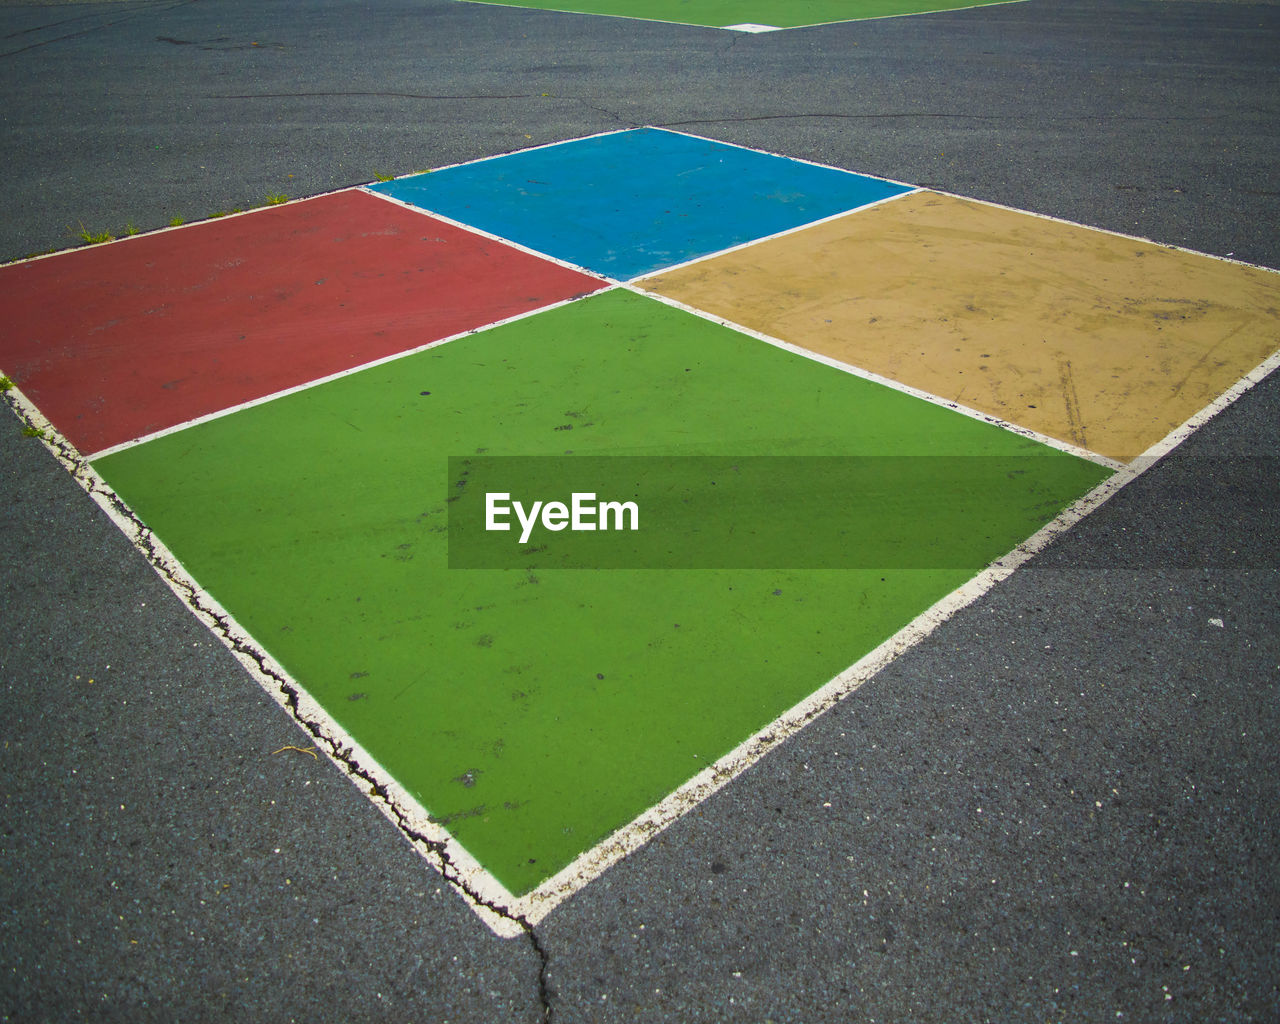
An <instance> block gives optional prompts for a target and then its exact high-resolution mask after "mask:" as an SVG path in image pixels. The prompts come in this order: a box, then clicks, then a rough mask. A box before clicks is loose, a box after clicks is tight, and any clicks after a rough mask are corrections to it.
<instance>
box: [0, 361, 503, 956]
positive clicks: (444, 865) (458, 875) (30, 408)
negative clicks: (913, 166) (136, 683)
mask: <svg viewBox="0 0 1280 1024" xmlns="http://www.w3.org/2000/svg"><path fill="white" fill-rule="evenodd" d="M5 397H6V398H7V399H8V400H9V402H10V404H11V406H12V407H13V409H14V411H15V412H16V413H18V415H19V418H20V419H23V418H24V419H26V420H27V422H28V423H30V425H31V426H33V427H35V428H36V429H38V430H40V431H42V433H43V437H42V440H43V441H44V444H45V447H46V448H48V449H49V451H50V452H51V453H52V454H53V456H54V458H56V459H57V460H58V461H59V462H60V463H61V464H62V465H63V467H64V468H65V469H66V470H67V471H68V472H70V474H71V476H72V478H73V479H74V480H75V481H76V482H77V483H78V484H80V486H81V487H82V488H83V489H84V490H85V492H86V493H87V494H88V495H89V497H91V498H92V499H93V500H94V501H95V502H96V503H97V504H98V506H99V507H100V508H101V509H102V510H103V512H105V513H106V514H107V516H108V518H110V519H111V521H112V522H113V523H114V524H115V525H116V527H117V528H118V529H119V530H120V532H121V533H123V534H124V535H125V536H126V537H127V538H128V539H129V541H130V542H131V543H132V544H133V546H134V547H135V548H136V549H137V550H138V551H139V552H140V553H141V554H142V556H143V557H144V558H146V560H147V561H148V562H149V563H150V564H151V567H152V568H153V569H154V570H155V571H156V573H157V575H159V576H160V578H161V579H162V580H163V581H164V582H165V583H166V585H168V587H169V589H170V590H172V591H173V593H174V594H175V595H176V596H177V597H178V599H179V600H181V601H182V602H183V603H184V604H185V605H186V606H187V608H188V609H190V610H191V612H192V613H193V614H194V615H195V617H196V618H197V619H198V620H200V622H201V623H203V624H204V625H205V626H206V627H207V628H208V629H209V631H210V632H211V633H213V634H214V635H215V636H216V637H218V639H219V640H221V641H222V643H223V644H224V645H225V646H226V647H227V649H228V650H230V652H231V653H232V654H233V655H234V656H235V658H236V660H237V661H239V662H240V664H241V665H243V666H244V668H245V669H246V670H247V671H248V673H249V674H250V675H251V676H252V677H253V678H254V679H255V680H256V681H257V682H258V684H259V685H260V686H261V687H262V688H263V689H264V690H265V691H266V692H267V693H268V694H269V695H270V696H271V698H272V699H273V700H275V702H276V703H277V704H279V705H280V706H281V707H282V708H284V710H285V711H286V712H288V714H289V716H290V718H292V719H293V720H294V721H295V722H297V723H298V724H300V725H302V726H303V728H305V729H306V730H307V732H308V733H309V734H310V735H311V737H312V738H313V739H316V740H319V741H320V742H319V743H318V744H317V745H318V746H319V747H320V748H321V749H322V750H323V751H324V753H325V755H326V756H327V757H328V758H329V760H330V761H332V762H333V763H334V764H335V765H336V766H337V767H338V769H339V770H340V771H341V772H342V773H343V774H344V775H346V776H347V778H348V779H350V780H351V781H352V782H353V783H355V785H356V787H357V788H358V789H360V790H361V791H362V792H363V793H364V795H365V796H366V797H368V798H369V799H370V800H371V801H372V802H373V803H374V805H375V806H377V807H378V809H379V810H380V811H382V813H383V814H384V815H385V816H386V817H387V818H388V819H390V820H391V822H392V823H393V824H394V825H396V827H397V828H398V829H399V830H400V831H401V832H402V833H403V834H404V835H405V838H407V839H408V840H409V842H410V843H411V844H412V845H413V847H414V848H415V849H416V850H417V851H418V853H419V854H420V855H421V856H422V857H423V858H424V859H426V860H428V861H429V862H431V863H432V865H433V866H434V867H435V868H436V870H437V871H439V872H440V874H441V876H442V877H443V878H444V879H445V880H446V881H447V882H449V883H450V884H451V885H452V887H453V888H455V889H457V890H458V891H459V893H461V895H462V896H463V897H464V898H465V899H466V901H467V902H468V904H470V905H471V907H472V909H473V910H475V911H476V913H477V914H478V915H479V916H480V917H481V918H482V919H483V920H484V921H485V923H486V924H488V925H489V927H490V928H492V929H493V931H494V932H496V933H497V934H499V935H501V936H503V937H505V938H510V937H513V936H516V935H520V934H521V933H523V932H524V931H525V930H526V928H525V927H524V926H523V925H522V924H521V923H520V922H519V921H518V920H516V917H515V914H514V913H513V912H512V911H510V909H509V908H511V907H513V906H514V905H515V904H516V902H517V901H516V899H515V897H514V896H512V894H511V893H510V892H509V891H508V890H507V889H506V887H505V886H503V885H502V883H501V882H499V881H498V880H497V879H496V878H494V877H493V875H491V874H490V873H489V872H488V871H487V870H485V868H483V867H482V866H481V865H480V863H479V862H478V861H477V860H476V859H475V858H474V857H473V856H472V855H471V854H470V853H469V852H468V851H467V850H466V848H465V847H463V846H462V844H461V843H459V842H458V841H457V839H455V838H454V837H453V835H452V834H450V833H449V831H448V830H447V829H445V828H444V827H442V826H441V825H439V824H437V823H436V822H434V821H433V820H432V819H431V816H430V814H429V813H428V812H427V810H426V809H425V808H424V807H423V806H422V805H421V804H420V803H419V802H418V801H417V800H416V799H415V798H414V797H413V796H411V795H410V794H409V792H408V791H407V790H406V789H404V787H403V786H401V785H400V783H398V782H397V781H396V780H395V779H394V778H393V777H392V775H391V774H390V773H389V772H388V771H387V770H386V769H385V768H383V767H382V765H381V764H380V763H379V762H378V761H377V760H376V759H375V758H374V757H373V756H372V755H371V754H370V753H369V752H368V751H367V750H365V749H364V748H363V747H362V746H361V745H360V744H359V743H357V742H356V741H355V739H353V738H352V737H351V736H350V735H349V734H348V733H347V732H346V730H345V729H343V728H342V726H340V725H339V724H338V723H337V721H336V720H335V719H334V718H333V717H332V716H331V715H330V714H329V713H328V712H327V711H326V710H325V709H324V707H322V706H321V705H320V704H319V703H318V702H317V701H316V700H315V699H314V698H313V697H312V696H311V695H310V694H309V693H308V692H307V690H306V689H305V687H303V686H302V685H301V684H299V682H298V681H297V680H296V679H294V678H293V677H292V676H291V675H290V674H289V673H288V672H287V671H286V670H285V668H284V667H283V666H282V665H281V664H280V663H279V662H277V661H276V660H275V659H274V658H272V657H271V656H270V655H269V654H268V653H267V652H266V650H265V649H264V648H263V647H262V646H261V645H260V644H259V643H258V641H257V640H255V639H254V638H253V636H252V635H251V634H250V633H249V632H248V631H247V630H246V629H244V627H243V626H241V625H240V624H239V622H237V621H236V619H235V617H234V616H233V615H232V614H231V613H230V612H229V611H227V609H226V608H224V607H223V606H222V605H221V604H220V603H219V602H218V600H217V599H216V598H215V597H213V595H212V594H210V593H209V592H208V591H207V590H205V589H204V588H203V587H202V586H201V585H200V584H199V583H198V582H197V581H196V579H195V578H194V577H193V576H191V574H190V573H188V572H187V570H186V568H185V567H184V566H183V565H182V563H181V562H180V561H179V560H178V559H177V558H176V557H175V556H174V554H173V552H171V551H170V550H169V549H168V547H167V546H165V544H164V543H163V542H162V541H161V540H160V539H159V537H157V536H156V535H155V534H154V533H153V532H152V531H151V529H150V527H148V526H146V525H145V524H144V523H143V522H142V520H141V519H140V518H139V517H138V516H137V515H136V514H135V513H134V512H133V511H132V509H130V508H129V506H128V504H127V503H126V502H125V501H124V499H123V498H121V497H120V495H118V494H117V493H116V492H115V490H114V489H113V488H112V487H111V485H110V484H108V483H107V482H106V480H104V479H103V478H102V477H101V476H100V475H99V474H98V472H97V470H95V469H94V468H93V467H92V466H91V465H90V464H89V462H88V460H87V459H85V458H83V457H82V456H81V455H80V454H79V453H78V452H77V451H76V448H75V446H74V445H72V444H71V442H70V441H68V440H67V439H66V438H65V437H63V436H62V435H61V434H60V433H59V432H58V430H57V428H55V427H54V426H53V424H51V423H50V422H49V420H48V419H47V418H46V417H45V416H44V414H43V413H41V412H40V411H39V409H37V408H36V406H35V405H34V404H32V402H31V401H30V400H29V399H28V398H27V397H26V395H24V394H23V393H22V391H21V389H19V388H17V387H16V386H15V387H13V388H11V389H10V390H9V391H8V392H7V393H6V395H5ZM424 840H425V842H424Z"/></svg>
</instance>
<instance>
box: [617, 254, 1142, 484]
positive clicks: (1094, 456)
mask: <svg viewBox="0 0 1280 1024" xmlns="http://www.w3.org/2000/svg"><path fill="white" fill-rule="evenodd" d="M654 276H657V275H654ZM622 287H623V288H625V289H626V290H627V291H630V292H635V293H636V294H637V295H643V296H645V297H646V298H650V299H656V300H657V301H659V302H661V303H663V304H665V305H668V306H671V307H672V308H674V309H679V310H683V311H684V312H686V313H692V314H693V315H694V316H696V317H701V318H702V319H703V320H708V321H710V322H711V323H713V324H719V325H720V326H722V327H728V328H730V329H732V330H735V331H738V332H739V333H741V334H745V335H747V336H748V337H751V338H755V339H756V340H758V341H763V342H764V343H765V344H768V345H772V346H773V347H774V348H780V349H782V350H784V351H786V352H793V353H795V354H796V355H798V356H803V357H804V358H805V359H809V360H812V361H813V362H815V363H822V364H823V365H824V366H830V367H831V368H832V369H834V370H840V371H842V372H843V373H847V374H849V375H850V376H853V377H861V378H862V379H863V380H866V381H871V382H872V383H874V384H882V385H884V386H885V387H887V388H892V389H893V390H894V391H900V392H901V393H902V394H904V395H910V396H911V397H912V398H919V399H921V400H922V401H925V402H928V403H929V404H930V405H938V406H941V407H942V408H944V409H950V410H951V411H952V412H957V413H959V414H960V415H962V416H967V417H969V418H970V419H974V420H979V421H981V422H983V423H989V424H991V425H992V426H995V427H1000V428H1001V429H1003V430H1007V431H1009V432H1010V433H1011V434H1017V435H1018V436H1020V437H1025V438H1029V439H1030V440H1032V441H1038V442H1039V443H1040V444H1042V445H1045V446H1046V447H1048V448H1054V449H1056V450H1058V451H1060V452H1066V453H1067V454H1068V455H1074V456H1076V457H1077V458H1081V459H1087V460H1088V461H1090V462H1096V463H1097V464H1098V465H1100V466H1105V467H1107V468H1108V469H1112V470H1120V469H1123V468H1124V467H1125V463H1124V462H1122V461H1121V460H1119V459H1113V458H1110V457H1109V456H1106V455H1101V454H1099V453H1098V452H1094V451H1090V450H1089V449H1087V448H1081V447H1079V446H1078V445H1074V444H1072V443H1071V442H1070V441H1063V440H1062V439H1060V438H1057V437H1050V436H1049V435H1048V434H1041V433H1039V432H1038V431H1035V430H1032V429H1030V428H1029V427H1023V426H1020V425H1019V424H1017V423H1011V422H1009V421H1008V420H1002V419H1000V418H999V417H998V416H992V415H990V414H989V413H985V412H982V411H980V410H978V409H971V408H969V406H967V405H961V404H960V403H959V402H954V401H952V400H951V399H949V398H943V397H941V396H940V395H935V394H932V393H931V392H928V391H921V390H920V389H919V388H913V387H912V386H911V385H910V384H903V383H902V382H901V381H898V380H894V379H893V378H892V377H882V376H880V374H878V373H873V372H872V371H870V370H864V369H863V368H862V367H860V366H854V365H853V364H852V363H845V362H841V361H840V360H839V359H834V358H832V357H831V356H826V355H823V354H822V353H821V352H814V351H812V350H811V349H807V348H801V347H800V346H799V345H793V344H792V343H791V342H789V341H783V340H782V339H781V338H775V337H773V336H772V335H768V334H764V333H762V332H760V331H757V330H754V329H753V328H750V327H744V326H743V325H742V324H738V323H734V322H733V321H732V320H726V319H725V318H724V317H721V316H716V315H715V314H713V313H708V312H706V311H705V310H701V309H698V308H697V307H696V306H689V305H686V304H685V303H683V302H681V301H679V300H678V299H673V298H671V297H670V296H667V295H663V294H661V293H660V292H650V291H646V290H645V289H644V287H643V284H642V283H636V282H633V283H630V284H625V285H623V286H622Z"/></svg>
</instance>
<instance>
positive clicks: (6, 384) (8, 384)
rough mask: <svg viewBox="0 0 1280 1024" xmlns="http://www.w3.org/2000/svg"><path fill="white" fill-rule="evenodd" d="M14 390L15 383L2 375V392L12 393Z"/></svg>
mask: <svg viewBox="0 0 1280 1024" xmlns="http://www.w3.org/2000/svg"><path fill="white" fill-rule="evenodd" d="M12 390H13V381H11V380H10V379H9V378H8V377H6V376H5V375H4V374H2V373H0V392H3V391H12Z"/></svg>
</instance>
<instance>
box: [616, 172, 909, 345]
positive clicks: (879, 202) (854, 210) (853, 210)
mask: <svg viewBox="0 0 1280 1024" xmlns="http://www.w3.org/2000/svg"><path fill="white" fill-rule="evenodd" d="M895 184H896V182H895ZM907 187H908V188H909V189H910V191H907V192H898V193H895V194H894V195H891V196H885V197H884V198H883V199H876V200H875V201H873V202H870V203H866V204H864V205H862V206H853V207H850V208H849V209H847V210H841V211H840V212H839V213H831V214H828V215H827V216H825V217H819V218H818V219H817V220H811V221H806V222H805V223H804V224H797V225H796V226H795V227H790V228H783V229H782V230H781V231H775V232H774V233H773V234H772V235H762V236H761V237H760V238H749V239H747V241H745V242H738V243H737V244H736V245H731V246H729V247H728V248H727V249H717V250H716V251H715V252H709V253H707V254H706V255H705V256H694V257H693V258H692V259H689V260H685V261H684V262H683V263H673V264H671V266H669V267H662V268H660V269H658V270H646V271H645V272H644V273H643V274H640V275H638V276H636V277H631V278H628V279H627V280H626V282H625V283H626V284H628V285H634V284H638V283H639V282H642V281H644V280H645V279H646V278H650V277H660V276H661V275H663V274H670V273H673V272H675V271H677V270H684V269H685V268H686V267H691V266H693V265H694V264H696V263H705V262H707V261H708V260H714V259H719V258H720V257H721V256H728V255H729V254H730V253H734V252H741V251H742V250H743V249H750V248H751V247H752V246H754V245H759V244H760V243H761V242H772V241H773V240H774V239H776V238H785V237H786V236H787V235H794V234H798V233H799V232H801V231H805V230H808V229H809V228H816V227H819V226H820V225H822V224H830V223H831V222H832V221H835V220H839V219H840V218H841V217H853V216H855V215H857V214H859V213H863V212H865V211H867V210H872V209H875V207H877V206H884V205H885V204H886V203H892V202H894V201H895V200H898V199H902V198H904V197H906V196H914V195H919V194H920V192H921V191H922V190H921V189H918V188H914V187H911V186H907ZM739 329H741V328H739Z"/></svg>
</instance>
